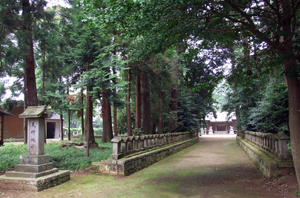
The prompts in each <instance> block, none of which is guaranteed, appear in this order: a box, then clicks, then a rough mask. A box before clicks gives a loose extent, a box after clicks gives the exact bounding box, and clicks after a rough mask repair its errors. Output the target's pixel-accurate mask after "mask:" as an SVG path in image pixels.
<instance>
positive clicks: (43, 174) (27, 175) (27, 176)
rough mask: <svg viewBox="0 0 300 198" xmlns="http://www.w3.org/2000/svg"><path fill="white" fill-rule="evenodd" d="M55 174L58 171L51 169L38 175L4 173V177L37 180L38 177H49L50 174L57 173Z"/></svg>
mask: <svg viewBox="0 0 300 198" xmlns="http://www.w3.org/2000/svg"><path fill="white" fill-rule="evenodd" d="M57 172H58V169H57V168H53V169H51V170H46V171H43V172H39V173H30V172H18V171H7V172H6V173H5V175H6V176H7V177H24V178H38V177H43V176H45V175H50V174H53V173H57Z"/></svg>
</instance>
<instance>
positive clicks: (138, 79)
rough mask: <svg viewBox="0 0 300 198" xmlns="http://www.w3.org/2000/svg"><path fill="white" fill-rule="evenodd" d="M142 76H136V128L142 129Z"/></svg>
mask: <svg viewBox="0 0 300 198" xmlns="http://www.w3.org/2000/svg"><path fill="white" fill-rule="evenodd" d="M141 99H142V98H141V75H140V74H137V75H136V81H135V128H138V129H139V128H141V126H142V125H141V123H142V116H141V115H142V114H141V104H142V100H141Z"/></svg>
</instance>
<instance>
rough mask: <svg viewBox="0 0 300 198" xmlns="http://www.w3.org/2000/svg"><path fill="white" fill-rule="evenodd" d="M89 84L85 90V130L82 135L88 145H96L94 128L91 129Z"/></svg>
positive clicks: (91, 114)
mask: <svg viewBox="0 0 300 198" xmlns="http://www.w3.org/2000/svg"><path fill="white" fill-rule="evenodd" d="M91 91H92V88H91V86H87V90H86V110H85V127H84V129H85V131H84V137H85V139H84V140H86V142H87V145H89V147H92V148H94V147H97V143H96V141H95V136H94V129H93V100H92V95H91V93H90V92H91Z"/></svg>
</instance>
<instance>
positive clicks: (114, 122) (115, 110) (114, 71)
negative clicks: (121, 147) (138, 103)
mask: <svg viewBox="0 0 300 198" xmlns="http://www.w3.org/2000/svg"><path fill="white" fill-rule="evenodd" d="M114 54H116V52H115V53H114ZM116 73H117V72H116V70H115V67H113V74H114V75H116ZM113 83H114V84H117V83H116V80H115V79H113ZM114 93H115V95H117V89H116V88H115V89H114ZM117 113H118V111H117V106H116V103H115V102H114V104H113V125H114V137H117V136H118V120H117Z"/></svg>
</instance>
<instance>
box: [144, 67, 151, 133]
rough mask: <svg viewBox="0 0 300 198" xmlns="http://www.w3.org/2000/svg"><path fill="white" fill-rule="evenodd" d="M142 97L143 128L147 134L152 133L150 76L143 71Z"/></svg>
mask: <svg viewBox="0 0 300 198" xmlns="http://www.w3.org/2000/svg"><path fill="white" fill-rule="evenodd" d="M142 99H143V105H142V106H143V130H144V133H145V134H151V133H152V124H151V102H150V90H149V76H148V73H147V72H143V78H142Z"/></svg>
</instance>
